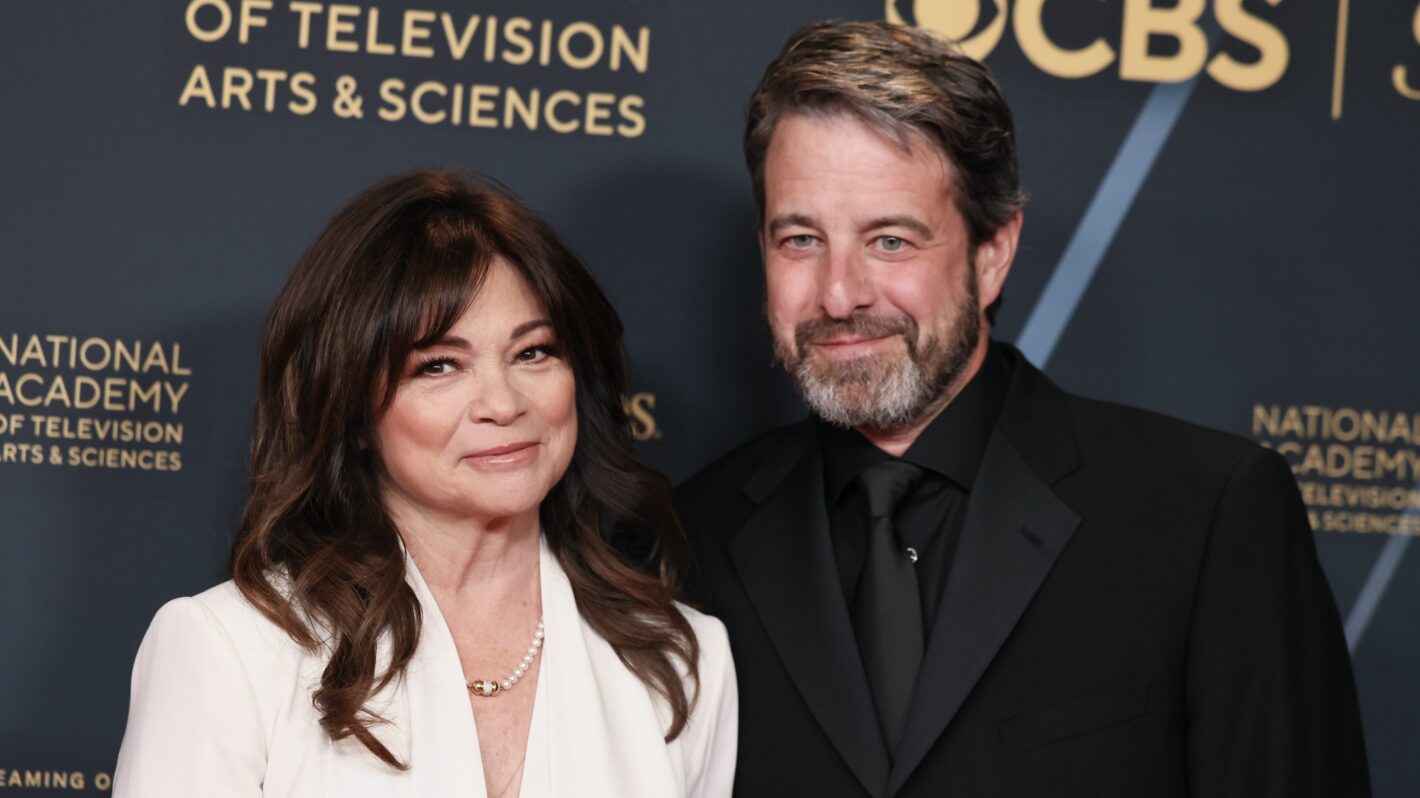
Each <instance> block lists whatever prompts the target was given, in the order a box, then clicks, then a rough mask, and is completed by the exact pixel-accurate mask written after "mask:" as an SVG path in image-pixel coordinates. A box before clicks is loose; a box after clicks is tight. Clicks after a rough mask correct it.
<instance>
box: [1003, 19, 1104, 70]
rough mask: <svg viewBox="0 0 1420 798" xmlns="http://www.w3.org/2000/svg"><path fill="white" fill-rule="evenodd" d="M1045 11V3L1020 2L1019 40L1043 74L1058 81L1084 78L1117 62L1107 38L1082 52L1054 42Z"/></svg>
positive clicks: (1017, 21) (1090, 45)
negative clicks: (1048, 34)
mask: <svg viewBox="0 0 1420 798" xmlns="http://www.w3.org/2000/svg"><path fill="white" fill-rule="evenodd" d="M1044 8H1045V0H1018V2H1017V3H1016V20H1015V29H1016V41H1017V42H1018V43H1019V44H1020V45H1021V51H1022V52H1024V53H1025V54H1026V58H1029V59H1030V61H1031V63H1032V64H1035V65H1036V66H1037V67H1040V69H1041V71H1043V72H1046V73H1048V74H1051V75H1054V76H1055V77H1057V78H1084V77H1089V76H1090V75H1093V74H1096V73H1098V72H1099V71H1100V70H1102V69H1104V68H1105V67H1107V66H1109V65H1110V62H1112V61H1114V49H1113V48H1111V47H1110V46H1109V45H1108V44H1107V43H1105V40H1104V39H1103V38H1097V39H1095V40H1094V41H1092V42H1090V43H1089V44H1088V45H1086V46H1085V47H1082V48H1080V49H1078V50H1067V49H1065V48H1063V47H1061V46H1060V45H1058V44H1056V43H1055V42H1053V41H1051V40H1050V37H1049V36H1047V35H1046V33H1045V25H1044V23H1042V22H1041V11H1042V10H1043V9H1044Z"/></svg>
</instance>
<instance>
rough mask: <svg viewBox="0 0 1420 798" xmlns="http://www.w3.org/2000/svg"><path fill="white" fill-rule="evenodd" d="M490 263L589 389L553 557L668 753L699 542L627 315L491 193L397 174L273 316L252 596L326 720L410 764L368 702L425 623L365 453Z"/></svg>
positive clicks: (546, 520) (553, 526) (687, 654)
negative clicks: (543, 311) (419, 362)
mask: <svg viewBox="0 0 1420 798" xmlns="http://www.w3.org/2000/svg"><path fill="white" fill-rule="evenodd" d="M495 256H499V257H501V258H503V259H504V260H506V261H507V262H508V263H509V264H511V265H512V266H513V267H514V268H515V269H517V270H518V271H519V272H520V273H521V274H522V276H523V277H524V278H525V279H526V280H527V281H528V283H529V285H531V286H532V288H533V290H534V291H535V292H536V293H537V294H538V296H539V297H541V299H542V301H543V303H544V304H545V305H546V307H547V311H548V314H549V317H550V319H551V321H552V324H553V327H554V328H555V330H556V332H557V338H558V341H559V342H560V343H561V345H562V348H563V350H564V355H565V357H566V358H567V360H568V362H569V364H570V366H571V368H572V373H573V375H574V379H575V382H576V404H577V424H578V432H577V447H576V450H575V452H574V453H573V455H572V462H571V464H570V465H569V466H568V469H567V473H566V474H564V475H563V477H562V479H561V480H560V481H559V482H558V483H557V484H556V485H555V486H554V487H553V488H552V490H551V492H549V493H548V495H547V497H546V499H544V500H543V503H542V507H541V521H542V528H543V534H544V535H545V536H546V539H547V543H548V547H549V548H550V549H551V550H552V552H553V553H554V554H555V556H556V557H557V559H558V562H559V563H560V564H561V566H562V568H563V570H565V571H566V572H567V577H568V579H569V580H570V581H571V583H572V592H573V594H574V596H575V597H576V601H577V609H578V611H579V612H580V614H581V616H582V617H583V618H584V619H585V620H586V621H587V623H588V624H590V625H591V627H592V628H593V629H594V630H596V632H597V633H598V634H600V635H601V636H602V637H603V638H605V639H606V640H607V642H609V643H610V644H611V646H612V648H613V649H614V650H615V651H616V653H617V654H618V655H619V656H620V657H621V660H622V661H623V662H624V663H626V666H627V667H628V668H630V669H631V671H632V672H633V673H635V674H636V675H637V676H638V677H639V678H640V679H641V681H643V682H644V683H645V684H646V685H647V686H648V687H649V688H651V689H652V690H654V691H655V692H657V693H659V694H660V695H661V696H662V697H663V698H664V699H665V700H666V702H667V704H668V705H669V707H670V709H671V717H672V720H671V724H670V728H669V730H668V731H667V733H666V739H667V740H671V739H674V738H675V737H676V736H678V735H679V734H680V732H681V731H682V730H683V729H684V728H685V723H686V718H687V716H688V715H689V713H690V707H691V705H692V703H693V699H692V698H691V697H690V696H689V695H688V694H687V691H686V689H685V685H684V683H683V682H682V680H681V678H680V675H679V674H680V670H679V669H678V667H677V665H676V663H675V660H676V659H679V660H680V661H681V663H683V665H684V666H685V668H686V669H687V670H688V671H689V673H691V674H692V675H694V674H695V673H696V666H697V662H698V659H699V647H698V644H697V641H696V639H695V635H694V633H693V631H692V630H691V628H690V624H689V622H688V621H687V620H686V618H685V616H684V615H683V614H682V613H681V611H680V610H679V608H677V606H676V604H675V599H676V597H677V596H678V594H679V591H680V581H681V575H682V573H683V567H684V563H685V561H686V557H687V546H686V542H685V538H684V534H683V532H682V531H681V528H680V524H679V522H678V521H677V519H676V516H675V512H674V509H673V507H672V504H671V497H670V486H669V483H667V481H666V480H665V478H664V477H662V476H661V475H660V474H658V473H656V472H655V471H653V470H651V469H650V468H648V467H646V466H645V465H643V464H642V463H641V462H639V461H638V460H637V458H636V455H635V451H634V448H633V446H634V445H633V442H632V438H631V432H630V427H629V425H628V421H627V418H626V413H625V408H624V405H623V399H622V397H623V394H624V392H625V391H624V388H625V357H624V352H623V349H622V326H621V320H620V319H619V318H618V316H617V314H616V311H615V310H614V309H613V308H612V306H611V304H610V302H608V301H607V298H606V296H605V295H604V294H603V293H602V291H601V289H600V288H599V287H598V286H597V284H596V281H595V280H594V279H593V278H592V276H591V274H590V273H589V272H588V271H587V269H586V267H585V266H583V265H582V263H581V261H579V260H578V258H577V257H576V256H575V255H574V254H573V253H572V252H571V250H570V249H568V247H567V246H566V245H565V244H563V242H562V241H561V239H559V238H558V236H557V235H556V233H554V232H553V231H552V229H551V228H550V227H549V226H548V225H547V223H546V222H544V221H543V220H542V219H540V218H539V217H538V216H537V215H536V214H534V213H533V212H532V211H530V210H529V209H528V208H526V207H525V206H523V205H522V204H521V203H519V202H518V201H517V200H516V199H514V198H513V197H512V196H511V195H510V194H509V193H508V192H506V191H505V190H503V189H501V188H500V187H498V186H496V185H495V184H493V183H492V182H491V181H490V180H488V179H486V178H483V177H480V176H478V175H475V174H472V173H468V172H461V171H453V170H446V171H437V172H416V173H412V174H407V175H402V176H398V177H394V178H391V179H389V180H386V181H384V182H382V183H380V184H378V185H376V186H374V187H372V188H370V189H368V190H366V191H365V192H364V193H362V194H360V195H359V196H358V197H356V198H355V199H354V200H352V201H351V202H350V204H349V205H346V206H345V207H344V208H343V209H341V211H340V212H339V213H337V214H336V215H335V218H334V219H332V220H331V222H330V224H329V225H328V226H327V227H326V229H325V231H324V232H322V233H321V234H320V237H319V238H318V239H317V240H316V242H315V243H314V244H313V245H312V246H311V248H310V249H309V250H308V251H307V252H306V253H305V255H303V256H302V257H301V260H300V261H299V262H298V263H297V264H296V268H295V270H294V271H292V273H291V276H290V278H289V279H288V280H287V282H286V286H285V288H283V289H282V291H281V294H280V296H279V297H278V298H277V300H276V305H275V307H274V308H272V311H271V316H270V318H269V319H268V320H267V323H266V329H265V332H264V335H263V338H262V345H261V371H260V376H259V379H258V392H257V403H256V428H255V431H254V434H253V438H252V450H251V495H250V498H249V499H248V500H247V504H246V508H245V510H244V512H243V515H242V520H241V525H240V527H239V529H238V531H237V536H236V541H235V543H234V544H233V548H232V560H231V571H232V578H233V580H235V582H236V585H237V587H238V588H239V589H240V590H241V592H242V594H243V595H244V596H246V598H247V600H248V601H250V602H251V603H252V604H253V605H254V606H256V607H257V609H259V610H260V611H261V612H262V613H263V614H264V615H266V616H267V617H268V618H270V619H271V620H272V621H273V622H274V623H276V624H277V625H278V626H280V627H281V628H282V629H284V630H285V631H286V633H287V634H289V635H290V636H291V638H292V639H293V640H295V641H296V642H297V643H299V644H300V645H302V646H304V647H306V648H307V649H308V650H311V651H313V652H315V651H322V650H323V651H324V652H325V653H326V654H327V655H328V657H329V661H328V664H327V665H326V667H325V671H324V673H322V675H321V681H320V686H319V687H318V688H317V689H316V690H315V694H314V701H315V706H316V708H317V709H318V710H319V711H320V713H321V725H322V727H324V729H325V730H326V732H327V733H328V734H329V735H330V736H331V738H332V739H335V740H341V739H345V738H348V737H354V738H355V739H356V740H358V741H359V742H360V743H362V744H363V745H364V746H365V747H366V748H368V749H369V750H370V751H371V752H372V753H374V754H375V755H376V756H378V757H379V758H380V759H382V760H384V761H385V762H387V763H389V764H390V765H392V766H395V767H403V764H402V763H400V762H399V761H398V760H397V759H396V758H395V756H394V755H393V754H392V753H390V751H389V750H388V749H387V748H386V747H385V746H384V745H383V744H381V743H380V741H379V740H378V739H377V738H376V737H375V736H374V735H373V734H371V732H370V729H371V727H372V726H373V725H374V724H376V723H379V722H380V718H379V717H378V716H377V715H375V714H374V713H373V712H371V711H370V710H368V709H367V708H366V707H365V704H366V703H367V702H368V701H369V700H370V698H371V697H372V696H373V695H374V694H375V693H377V692H378V691H379V690H381V689H383V688H384V687H385V686H386V685H387V684H389V683H390V682H391V681H392V680H394V679H396V678H398V677H399V676H400V674H401V673H402V672H403V670H404V668H405V666H406V665H407V664H408V663H409V661H410V659H411V657H412V656H413V654H414V650H415V646H416V644H417V642H418V639H419V634H420V627H421V617H420V610H419V602H418V599H417V598H416V596H415V594H414V592H413V590H412V589H411V588H410V587H409V585H408V584H407V583H406V581H405V561H404V551H403V548H402V547H401V544H400V539H399V534H398V532H397V530H396V529H395V526H394V523H393V521H391V519H390V516H389V514H388V513H387V512H386V510H385V508H384V506H383V504H382V502H381V498H380V497H381V493H380V485H381V474H382V466H381V464H380V458H379V453H378V452H377V451H375V450H374V449H372V448H370V447H369V446H368V445H367V442H369V441H372V440H374V435H373V429H374V424H375V422H376V420H377V419H378V418H379V416H380V413H381V412H382V411H383V410H384V409H385V408H386V407H388V405H389V402H390V400H391V399H392V398H393V397H394V392H395V388H396V385H397V383H398V380H397V379H391V378H390V375H397V374H399V373H400V370H401V369H402V368H403V366H404V364H405V361H406V359H407V358H408V357H409V355H410V353H411V352H413V351H414V350H416V349H419V348H421V347H424V346H427V345H429V344H430V343H432V342H433V341H436V340H438V339H439V338H441V337H442V336H443V335H444V334H445V333H446V332H447V331H448V330H449V328H450V327H452V326H453V324H454V322H455V321H457V320H458V318H459V317H460V316H462V315H463V313H464V311H465V310H466V309H467V308H468V306H469V304H470V302H471V301H472V299H473V297H474V295H475V294H476V293H477V291H478V288H479V286H480V285H481V282H482V280H483V277H484V275H485V274H486V273H487V271H488V268H489V265H490V263H491V262H492V259H493V258H494V257H495ZM372 397H373V398H374V399H373V401H372ZM382 638H388V645H389V651H390V657H389V660H388V663H387V664H383V665H382V664H381V663H380V662H379V661H377V657H376V652H377V649H378V648H379V646H380V644H381V640H382Z"/></svg>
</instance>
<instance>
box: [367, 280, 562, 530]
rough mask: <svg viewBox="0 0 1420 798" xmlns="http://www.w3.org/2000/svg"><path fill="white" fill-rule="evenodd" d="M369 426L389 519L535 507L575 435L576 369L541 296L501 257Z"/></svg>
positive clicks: (475, 515)
mask: <svg viewBox="0 0 1420 798" xmlns="http://www.w3.org/2000/svg"><path fill="white" fill-rule="evenodd" d="M398 377H399V386H398V388H397V389H396V391H395V396H394V400H393V402H392V403H391V404H390V406H389V408H388V409H387V410H386V411H385V412H384V414H383V415H382V416H381V417H380V419H379V421H378V422H377V423H376V425H375V437H376V441H375V445H376V446H377V447H378V449H379V453H380V456H381V458H382V459H383V461H384V465H385V470H386V475H387V476H386V480H385V485H384V498H385V506H386V507H388V508H389V509H390V511H391V513H392V514H394V516H395V517H396V518H407V517H409V516H411V515H412V516H414V517H418V518H421V519H422V520H426V521H431V522H436V523H439V522H444V523H448V522H453V523H457V522H460V521H467V520H474V521H478V522H481V523H485V524H486V523H488V522H491V521H496V520H498V519H509V518H511V517H514V516H519V515H522V514H526V513H534V514H535V513H536V512H537V508H538V505H539V504H541V502H542V500H543V497H545V496H546V495H547V492H548V491H549V490H551V489H552V486H553V485H555V484H556V483H557V480H558V479H560V478H561V477H562V474H563V472H565V471H566V470H567V465H568V463H570V462H571V460H572V450H573V448H574V447H575V446H576V443H577V408H576V399H575V387H574V383H573V380H572V368H571V366H570V364H568V362H567V361H566V360H565V359H564V358H563V356H562V350H561V347H560V346H559V342H558V340H557V336H556V334H555V332H554V331H553V329H552V323H551V321H550V319H549V318H548V315H547V310H546V308H544V307H543V305H542V301H541V300H540V299H539V298H538V296H537V295H536V294H535V293H533V290H532V288H531V287H530V286H529V285H528V283H527V281H526V280H525V279H524V278H523V276H522V275H521V274H520V273H519V272H518V271H517V270H516V269H514V268H513V267H512V266H510V265H508V263H507V262H506V261H505V260H503V259H502V258H495V259H494V260H493V262H492V264H490V266H489V271H488V276H487V279H486V280H484V283H483V286H482V288H481V289H480V290H479V292H478V294H477V295H476V296H475V297H474V299H473V302H472V303H471V304H470V305H469V308H468V310H467V311H466V312H465V313H464V314H463V316H461V317H460V318H459V320H458V321H457V322H455V323H454V326H453V327H452V328H450V330H449V331H448V333H446V334H445V335H444V337H443V338H442V339H441V340H439V341H438V342H436V343H435V344H434V345H433V346H430V347H428V348H425V349H418V350H415V351H414V352H413V353H411V354H410V356H409V361H408V362H407V363H406V364H405V368H404V371H403V373H401V374H400V375H398Z"/></svg>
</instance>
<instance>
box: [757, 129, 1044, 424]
mask: <svg viewBox="0 0 1420 798" xmlns="http://www.w3.org/2000/svg"><path fill="white" fill-rule="evenodd" d="M911 144H912V146H911V148H910V149H906V150H905V149H903V148H902V147H901V146H899V145H898V144H897V143H896V142H894V141H892V140H890V139H888V138H886V137H884V136H883V134H881V133H879V132H878V131H876V130H874V129H873V128H871V127H869V126H867V125H866V124H865V123H863V122H862V121H860V120H858V119H857V118H856V117H853V116H850V115H846V114H838V115H830V116H805V115H798V114H794V115H789V116H786V117H785V118H784V119H783V120H782V121H780V123H779V125H778V127H777V129H776V130H775V133H774V137H773V139H772V140H771V141H770V145H769V150H768V153H767V155H766V158H765V164H764V206H765V207H764V227H763V229H762V230H761V231H760V236H761V238H760V244H761V246H762V248H763V251H764V264H765V279H766V288H767V293H766V297H767V302H766V315H767V316H768V319H769V327H770V331H771V332H772V334H773V337H774V350H775V355H776V356H777V358H778V359H779V360H780V362H781V363H782V364H783V365H784V367H785V369H786V370H787V371H788V372H789V373H790V374H791V375H792V376H793V377H794V380H795V382H796V383H797V384H798V386H799V389H800V392H801V393H803V395H804V398H805V399H806V401H807V402H808V403H809V405H810V406H811V407H812V408H813V409H814V411H815V412H816V413H818V414H819V415H820V416H821V417H823V418H824V419H826V420H828V421H831V422H833V423H836V424H840V425H842V426H847V427H855V428H860V429H868V430H879V431H892V430H899V429H903V428H907V427H911V426H914V425H915V424H918V423H920V422H922V421H923V420H925V419H927V418H929V417H931V416H933V415H934V414H935V413H936V412H937V411H938V410H940V409H941V407H942V406H944V404H945V402H946V401H948V400H949V399H950V397H951V396H954V395H955V393H956V391H957V390H959V389H960V387H961V385H963V384H964V383H965V381H966V380H967V379H969V378H970V376H971V375H972V374H974V373H975V370H976V368H977V367H978V366H979V365H980V359H981V356H982V355H983V354H984V351H985V343H986V340H987V334H986V329H985V323H984V320H983V310H984V308H985V307H986V306H988V305H989V304H990V303H991V302H993V301H994V300H995V299H996V297H997V296H998V295H999V293H1000V290H1001V283H1002V282H1003V281H1004V279H1005V272H1006V270H1007V269H1008V268H1009V265H1010V256H1011V255H1013V254H1014V249H1015V238H1014V236H1015V234H1016V233H1017V232H1018V231H1019V217H1017V219H1015V220H1012V222H1011V223H1010V224H1008V225H1006V226H1004V227H1005V228H1009V229H1005V230H1004V233H1002V232H998V234H997V236H996V237H995V238H993V240H992V241H990V242H986V243H985V244H984V245H983V246H982V247H979V248H978V250H979V251H978V252H976V253H973V252H972V251H971V248H970V245H969V239H968V235H967V228H966V223H965V220H964V219H963V218H962V215H961V213H960V212H959V211H958V210H957V207H956V203H955V202H954V201H953V199H952V192H951V180H952V176H951V171H950V167H949V166H948V164H947V162H946V159H945V158H944V157H943V156H942V155H941V154H940V152H939V150H938V149H937V148H936V147H934V146H933V145H931V144H930V143H929V142H928V141H927V140H926V139H925V138H922V137H920V136H914V137H913V139H912V142H911ZM1003 236H1004V238H1003ZM996 239H1003V240H1001V241H998V240H996ZM1004 239H1009V241H1006V240H1004ZM1003 254H1004V255H1005V257H1004V263H1003V258H1002V255H1003ZM973 255H975V256H976V257H973ZM983 255H984V256H985V257H984V259H983V257H981V256H983Z"/></svg>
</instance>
